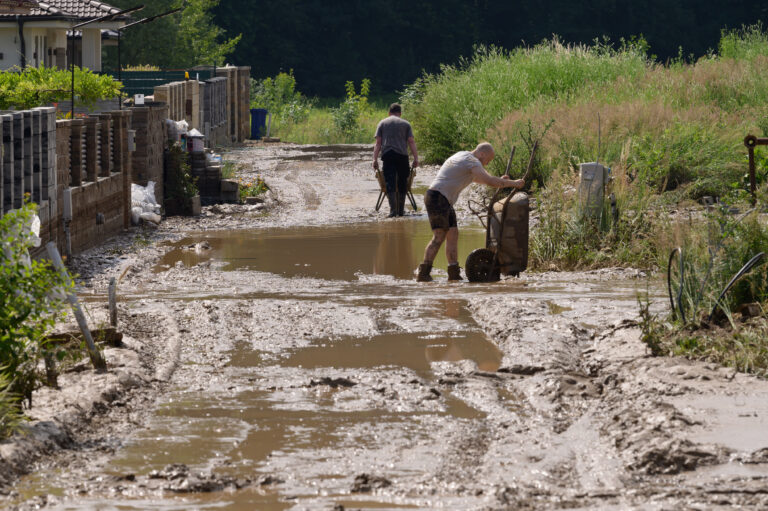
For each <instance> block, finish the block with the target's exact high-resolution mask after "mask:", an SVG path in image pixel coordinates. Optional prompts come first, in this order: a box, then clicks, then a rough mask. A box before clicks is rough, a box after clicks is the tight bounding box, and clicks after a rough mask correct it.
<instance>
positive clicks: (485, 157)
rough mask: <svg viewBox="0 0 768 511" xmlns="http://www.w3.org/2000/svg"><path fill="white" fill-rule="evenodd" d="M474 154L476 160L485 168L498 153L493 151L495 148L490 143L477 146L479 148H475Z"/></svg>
mask: <svg viewBox="0 0 768 511" xmlns="http://www.w3.org/2000/svg"><path fill="white" fill-rule="evenodd" d="M472 154H474V155H475V158H477V159H478V160H480V162H481V163H482V164H483V165H484V166H485V165H488V164H489V163H490V162H491V160H493V157H494V156H496V151H494V150H493V146H492V145H491V144H489V143H488V142H482V143H480V144H477V147H475V150H474V151H472Z"/></svg>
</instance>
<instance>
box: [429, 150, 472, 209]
mask: <svg viewBox="0 0 768 511" xmlns="http://www.w3.org/2000/svg"><path fill="white" fill-rule="evenodd" d="M475 167H480V168H481V169H482V168H483V164H482V163H480V160H478V159H477V158H475V157H474V156H473V155H472V153H470V152H469V151H459V152H458V153H456V154H454V155H453V156H451V157H450V158H448V159H447V160H445V163H443V166H442V167H440V171H439V172H438V173H437V176H436V177H435V180H434V181H432V184H431V185H429V189H430V190H437V191H438V192H440V193H442V194H443V195H444V196H445V198H446V199H448V202H450V203H451V206H453V205H454V204H456V201H457V200H458V199H459V194H460V193H461V191H462V190H463V189H464V188H466V187H467V186H469V185H470V183H472V179H473V177H474V176H473V175H472V169H474V168H475Z"/></svg>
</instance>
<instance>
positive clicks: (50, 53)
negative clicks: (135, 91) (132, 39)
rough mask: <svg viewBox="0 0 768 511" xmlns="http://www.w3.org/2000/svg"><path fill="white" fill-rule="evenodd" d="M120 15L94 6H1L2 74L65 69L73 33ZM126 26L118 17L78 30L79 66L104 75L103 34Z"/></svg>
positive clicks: (87, 1) (88, 2) (50, 2)
mask: <svg viewBox="0 0 768 511" xmlns="http://www.w3.org/2000/svg"><path fill="white" fill-rule="evenodd" d="M137 3H138V2H137ZM118 12H120V9H118V8H116V7H112V6H111V5H108V4H105V3H104V2H98V1H96V0H47V1H45V2H43V1H37V0H0V70H5V69H9V68H12V67H14V66H16V67H19V68H23V67H26V66H33V67H40V66H45V67H57V68H59V69H67V67H68V66H69V64H70V58H71V57H70V56H69V53H70V41H69V40H68V39H67V35H68V34H70V33H71V27H72V26H74V25H77V24H79V23H83V22H85V21H89V20H94V19H97V18H101V17H103V16H107V15H110V14H116V13H118ZM127 20H128V18H127V17H126V16H116V17H114V18H112V19H108V20H104V21H99V22H94V23H91V24H89V25H86V26H84V27H83V28H82V29H78V30H76V31H75V52H74V56H73V58H74V63H75V65H77V66H82V67H85V68H88V69H91V70H93V71H101V41H102V38H101V33H102V30H115V29H117V28H119V27H122V26H123V25H125V23H126V21H127Z"/></svg>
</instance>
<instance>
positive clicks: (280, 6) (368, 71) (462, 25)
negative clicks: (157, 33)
mask: <svg viewBox="0 0 768 511" xmlns="http://www.w3.org/2000/svg"><path fill="white" fill-rule="evenodd" d="M213 12H214V18H215V20H216V22H217V24H218V25H219V26H220V27H222V28H224V29H225V30H226V32H227V34H228V35H229V36H233V35H237V34H243V38H242V40H241V41H240V44H239V45H238V47H237V49H236V50H235V52H234V54H233V55H232V56H231V57H230V60H231V61H232V62H237V63H238V64H241V65H250V66H251V67H252V68H253V71H252V73H253V76H255V77H265V76H272V75H275V74H276V73H278V72H279V71H288V70H289V69H293V70H294V73H295V76H296V79H297V82H298V84H299V86H300V88H301V89H302V91H303V92H305V93H307V94H310V95H319V96H340V95H342V94H343V85H344V82H345V81H346V80H355V81H358V80H360V79H362V78H366V77H367V78H370V79H371V80H372V82H373V89H374V92H376V93H383V92H393V91H396V90H400V89H401V88H402V87H403V85H404V84H406V83H409V82H411V81H413V80H414V79H415V78H417V77H418V76H419V75H420V74H421V72H422V70H426V71H427V72H433V71H436V70H438V69H439V65H440V64H441V63H455V62H456V61H457V58H458V57H459V56H461V55H469V54H471V53H472V48H473V45H476V44H488V45H491V44H493V45H499V46H502V47H505V48H513V47H517V46H520V45H523V44H526V45H532V44H536V43H538V42H540V41H541V40H543V39H545V38H551V37H552V35H553V34H557V35H558V36H559V37H560V39H561V40H562V41H564V42H569V43H590V42H592V41H593V40H594V39H595V38H603V37H604V36H606V37H609V38H610V39H611V40H612V41H614V42H618V40H619V39H620V38H622V37H623V38H630V37H631V36H639V35H642V36H643V37H644V38H645V39H646V40H647V41H648V43H649V45H650V53H651V54H653V55H655V56H656V57H657V58H658V59H660V60H661V61H664V60H666V59H669V58H674V57H677V56H678V53H679V49H680V47H682V51H683V55H684V56H686V57H687V56H689V55H691V54H692V55H694V56H701V55H704V54H706V52H707V51H708V50H709V49H715V50H716V49H717V48H716V45H717V42H718V39H719V37H720V31H721V29H723V28H739V27H741V26H742V25H743V24H753V23H755V22H757V21H759V20H763V21H768V2H765V1H763V2H760V1H758V2H754V1H752V2H750V1H746V0H725V1H723V0H720V1H712V0H678V1H675V0H671V1H670V0H631V1H616V0H593V1H591V2H575V1H573V0H549V1H542V0H520V1H501V0H470V1H467V0H464V1H461V0H439V1H435V0H389V1H383V2H373V1H369V0H346V1H340V2H327V1H322V0H282V1H277V2H275V1H254V0H222V1H221V3H220V4H219V5H218V6H217V7H216V8H214V11H213Z"/></svg>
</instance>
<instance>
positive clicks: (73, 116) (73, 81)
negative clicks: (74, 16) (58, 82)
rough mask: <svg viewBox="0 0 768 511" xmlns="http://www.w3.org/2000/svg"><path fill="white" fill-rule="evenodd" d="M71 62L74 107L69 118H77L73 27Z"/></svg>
mask: <svg viewBox="0 0 768 511" xmlns="http://www.w3.org/2000/svg"><path fill="white" fill-rule="evenodd" d="M70 50H71V51H70V53H69V61H70V67H71V69H72V105H70V107H69V118H70V119H74V118H75V28H74V27H72V43H71V44H70Z"/></svg>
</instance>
